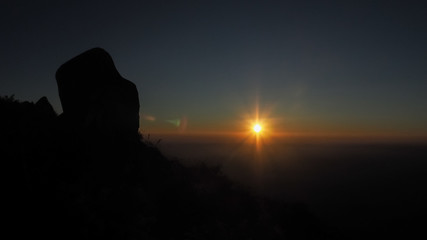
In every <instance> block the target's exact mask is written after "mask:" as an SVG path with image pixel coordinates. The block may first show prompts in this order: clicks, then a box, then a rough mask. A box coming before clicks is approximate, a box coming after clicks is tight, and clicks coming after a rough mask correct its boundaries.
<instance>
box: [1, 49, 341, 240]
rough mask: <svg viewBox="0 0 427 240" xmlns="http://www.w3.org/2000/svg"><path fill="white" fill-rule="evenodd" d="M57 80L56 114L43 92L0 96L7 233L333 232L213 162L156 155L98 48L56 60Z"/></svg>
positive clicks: (130, 92)
mask: <svg viewBox="0 0 427 240" xmlns="http://www.w3.org/2000/svg"><path fill="white" fill-rule="evenodd" d="M104 63H106V64H104ZM91 66H95V67H94V68H92V67H91ZM98 73H99V75H98ZM109 78H112V79H109ZM108 79H109V80H108ZM57 81H58V86H59V91H60V97H61V103H62V104H63V109H64V113H63V114H61V115H59V116H58V115H57V114H56V113H55V111H54V110H53V108H52V107H51V105H50V104H49V102H48V100H47V98H45V97H43V98H41V99H40V100H39V101H38V102H37V103H32V102H21V101H18V100H16V99H14V97H13V96H10V97H8V96H5V97H1V98H0V112H1V115H2V117H1V118H0V128H1V140H0V141H1V142H0V143H1V147H2V158H3V159H4V160H5V161H6V162H7V163H8V164H10V166H7V167H6V168H5V169H7V170H8V171H7V173H6V174H5V176H6V178H7V180H8V184H7V185H8V186H9V188H8V190H7V191H6V194H5V196H6V199H7V200H8V201H7V204H8V205H7V206H9V207H8V214H7V218H8V219H9V221H8V222H9V227H8V228H9V231H10V232H11V233H12V234H13V236H14V238H20V239H21V238H28V237H32V238H33V237H43V238H44V239H333V236H334V234H332V233H330V232H329V230H328V229H327V228H326V227H325V226H323V225H322V224H321V223H320V222H319V220H318V219H317V218H316V217H315V216H313V215H312V214H311V213H310V212H309V211H308V210H307V208H306V207H305V206H304V205H303V204H301V203H283V202H278V201H273V200H270V199H267V198H265V197H262V196H257V195H255V194H253V193H251V192H250V191H248V190H246V189H244V188H243V187H242V186H240V185H239V184H237V183H234V182H232V181H231V180H230V179H229V178H228V177H227V176H225V175H224V174H223V173H222V171H221V167H220V166H207V165H206V164H204V163H200V164H196V165H193V166H184V165H183V164H181V163H180V162H179V161H177V160H172V159H168V158H166V157H165V156H164V155H163V154H162V153H161V152H160V151H159V150H158V149H157V148H156V146H155V144H152V143H151V142H149V141H147V139H144V138H143V137H142V136H141V135H140V134H139V133H138V131H137V129H138V125H135V121H137V120H138V119H137V116H135V112H136V114H137V112H138V111H139V102H137V103H136V102H135V101H138V93H137V92H135V91H136V88H135V87H134V86H135V85H133V84H132V83H130V82H129V81H127V80H125V79H123V78H121V77H120V75H119V74H118V72H117V71H116V70H115V67H114V64H113V62H112V59H111V57H110V56H109V55H108V53H106V52H105V51H104V50H102V49H98V48H97V49H92V50H89V51H88V52H85V53H83V54H82V55H79V56H78V57H76V58H74V59H72V60H71V61H70V62H67V63H65V64H64V65H63V66H62V67H61V68H60V69H59V70H58V73H57ZM91 81H93V82H91ZM70 86H71V87H70ZM117 89H118V90H117ZM116 90H117V91H118V92H116ZM135 93H136V95H135ZM129 105H130V106H129ZM122 113H123V114H122Z"/></svg>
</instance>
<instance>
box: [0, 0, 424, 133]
mask: <svg viewBox="0 0 427 240" xmlns="http://www.w3.org/2000/svg"><path fill="white" fill-rule="evenodd" d="M422 2H423V1H231V0H230V1H125V0H121V1H87V0H85V1H78V0H74V1H19V0H13V1H12V0H7V1H2V3H1V5H0V26H1V28H0V29H1V30H0V31H1V35H0V95H11V94H15V97H16V98H18V99H20V100H29V101H37V100H38V98H40V97H42V96H47V97H48V98H49V100H50V101H51V103H52V104H53V105H54V107H55V109H56V110H57V111H58V112H59V113H60V112H61V111H62V110H61V107H60V102H59V97H58V93H57V86H56V82H55V78H54V76H55V72H56V69H57V68H58V67H59V66H60V65H61V64H62V63H64V62H65V61H67V60H68V59H70V58H72V57H74V56H76V55H77V54H79V53H81V52H83V51H85V50H87V49H90V48H93V47H102V48H104V49H106V50H107V51H108V52H109V53H110V54H111V55H112V57H113V59H114V61H115V63H116V66H117V68H118V70H119V72H120V73H121V74H122V75H123V76H124V77H125V78H127V79H129V80H131V81H133V82H134V83H135V84H136V85H137V87H138V89H139V94H140V101H141V114H142V116H143V117H142V120H141V121H142V126H141V127H142V129H143V131H144V132H147V133H150V132H151V133H155V132H179V131H183V132H199V131H207V132H223V131H241V130H244V125H243V124H242V122H244V120H245V118H248V117H249V118H251V116H253V115H254V109H255V103H256V102H258V104H259V111H260V113H261V115H263V114H264V115H265V116H268V118H269V119H270V121H269V122H270V123H271V127H272V128H274V131H284V132H324V133H334V132H336V133H362V134H364V133H367V134H368V133H375V134H397V135H399V134H403V135H414V136H415V135H424V136H427V4H426V3H422ZM153 119H155V120H154V121H151V120H153ZM177 119H182V121H181V123H182V122H184V120H186V122H187V124H186V126H184V125H182V126H181V128H178V127H176V126H175V125H174V124H172V123H176V120H177Z"/></svg>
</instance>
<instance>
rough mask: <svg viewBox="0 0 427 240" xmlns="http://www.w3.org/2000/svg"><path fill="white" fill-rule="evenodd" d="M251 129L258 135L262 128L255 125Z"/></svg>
mask: <svg viewBox="0 0 427 240" xmlns="http://www.w3.org/2000/svg"><path fill="white" fill-rule="evenodd" d="M253 129H254V131H255V132H256V133H259V132H261V130H262V127H261V125H259V124H255V125H254V128H253Z"/></svg>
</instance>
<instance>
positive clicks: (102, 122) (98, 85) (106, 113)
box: [56, 48, 139, 137]
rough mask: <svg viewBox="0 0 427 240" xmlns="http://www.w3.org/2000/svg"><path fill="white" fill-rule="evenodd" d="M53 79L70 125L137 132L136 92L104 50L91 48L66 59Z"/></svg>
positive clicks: (102, 131)
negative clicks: (70, 122) (55, 81)
mask: <svg viewBox="0 0 427 240" xmlns="http://www.w3.org/2000/svg"><path fill="white" fill-rule="evenodd" d="M56 80H57V84H58V90H59V97H60V99H61V104H62V108H63V111H64V113H63V115H64V117H65V118H67V120H69V121H72V124H74V125H76V126H77V127H80V128H92V129H94V130H97V131H99V132H100V133H108V134H115V135H125V136H128V135H132V134H133V135H135V134H136V133H137V131H138V127H139V98H138V91H137V89H136V86H135V84H133V83H132V82H130V81H129V80H126V79H124V78H123V77H122V76H121V75H120V74H119V72H118V71H117V69H116V67H115V65H114V62H113V59H112V58H111V56H110V55H109V54H108V53H107V52H106V51H105V50H103V49H101V48H93V49H90V50H88V51H86V52H84V53H82V54H80V55H78V56H76V57H74V58H72V59H71V60H69V61H67V62H66V63H64V64H63V65H62V66H61V67H60V68H59V69H58V71H57V72H56ZM116 137H117V136H116Z"/></svg>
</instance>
